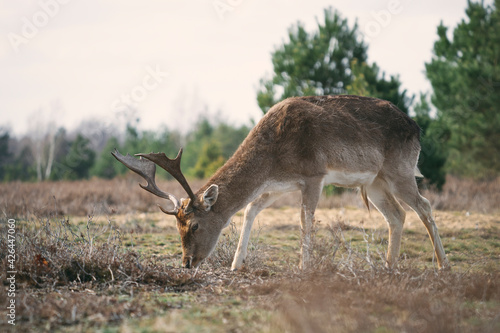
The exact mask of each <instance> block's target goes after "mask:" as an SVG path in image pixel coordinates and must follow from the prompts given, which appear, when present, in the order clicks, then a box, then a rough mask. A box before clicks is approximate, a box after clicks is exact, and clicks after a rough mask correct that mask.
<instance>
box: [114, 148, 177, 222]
mask: <svg viewBox="0 0 500 333" xmlns="http://www.w3.org/2000/svg"><path fill="white" fill-rule="evenodd" d="M111 155H113V156H114V157H115V158H116V159H117V160H118V161H119V162H121V163H122V164H123V165H125V166H126V167H127V168H129V169H130V170H132V171H133V172H135V173H137V174H138V175H139V176H141V177H142V178H144V179H145V180H146V181H147V185H146V186H144V185H142V184H139V186H140V187H141V188H143V189H145V190H146V191H148V192H151V193H153V194H154V195H156V196H159V197H160V198H164V199H168V200H170V201H172V203H173V204H174V209H173V210H165V209H163V208H162V207H161V206H160V205H158V206H159V207H160V209H161V210H162V212H164V213H165V214H169V215H176V214H177V213H178V212H179V208H180V203H179V199H177V198H176V197H175V196H174V195H172V194H170V193H166V192H163V191H162V190H160V189H159V188H158V187H157V186H156V183H155V173H156V165H155V164H154V163H153V162H151V161H148V160H145V159H143V158H142V157H141V158H139V159H137V158H134V157H132V156H130V155H129V154H127V155H126V156H123V155H122V154H120V153H119V152H118V150H117V149H115V150H114V151H112V152H111Z"/></svg>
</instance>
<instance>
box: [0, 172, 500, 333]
mask: <svg viewBox="0 0 500 333" xmlns="http://www.w3.org/2000/svg"><path fill="white" fill-rule="evenodd" d="M123 182H125V185H124V184H122V183H113V182H110V183H104V185H105V188H99V186H104V185H102V184H100V185H98V186H97V185H96V184H94V185H96V186H91V185H92V182H90V184H89V183H84V184H82V183H78V182H77V183H59V187H58V186H57V185H58V184H57V183H55V184H54V183H48V184H39V187H37V184H28V185H24V184H17V185H14V186H17V192H16V193H11V192H9V191H8V190H7V187H3V188H2V187H0V191H2V192H0V193H1V194H2V199H1V200H2V201H0V208H1V209H2V210H3V214H2V215H3V216H2V217H1V221H0V222H1V229H2V235H6V233H7V223H6V222H7V219H8V218H14V219H16V236H17V239H16V253H17V255H18V257H17V261H16V269H17V271H18V274H17V275H16V293H17V295H16V326H15V327H12V326H11V325H9V324H7V322H6V316H5V315H4V313H5V309H6V307H7V302H8V298H7V297H3V296H2V298H1V299H0V306H1V308H2V309H4V310H2V317H1V318H0V331H2V332H9V331H12V332H43V331H47V332H49V331H50V332H58V331H61V332H82V331H84V332H401V331H406V332H498V331H500V230H499V226H500V212H499V211H498V208H496V206H495V205H494V204H493V203H490V202H487V201H486V199H484V198H486V197H487V198H491V197H493V198H495V195H497V194H495V193H498V189H499V188H498V187H493V189H491V188H489V189H488V190H484V186H485V185H481V186H483V190H482V191H477V192H474V189H473V188H470V186H469V185H464V186H466V187H467V186H469V190H468V194H460V193H458V194H456V193H455V191H457V186H458V189H459V190H460V184H458V185H457V184H456V183H454V184H452V185H453V190H450V189H448V190H447V189H445V192H443V193H441V194H440V195H439V194H434V193H430V192H429V193H428V195H427V196H429V197H431V200H433V202H438V205H441V206H439V207H442V208H441V209H440V210H436V212H435V216H436V222H437V223H438V226H439V228H440V234H441V237H442V239H443V243H444V247H445V249H446V252H447V254H448V257H449V259H450V261H451V263H452V265H453V267H452V269H451V270H450V271H441V272H440V271H437V268H436V263H435V260H434V258H433V254H432V248H431V243H430V241H429V239H428V236H427V234H426V232H425V228H424V227H423V225H422V223H421V222H420V221H419V220H418V218H417V216H416V214H415V213H413V212H408V214H407V221H406V224H405V232H404V236H403V244H402V249H401V257H400V261H399V265H398V267H397V268H396V269H393V270H389V269H386V268H385V266H384V260H383V258H384V256H385V251H386V250H387V228H386V226H385V222H384V220H383V218H382V217H381V215H380V214H379V213H378V212H376V211H371V213H370V212H368V211H367V210H366V209H364V208H362V207H361V200H360V199H359V198H357V196H356V195H355V194H353V193H346V194H344V195H343V196H342V197H336V198H335V199H332V198H324V199H323V202H322V204H321V205H320V207H321V208H320V209H319V210H318V212H317V220H318V221H317V225H316V234H315V241H314V265H313V267H312V269H310V270H308V271H304V272H303V271H300V270H299V269H298V262H299V249H300V231H299V208H298V204H297V200H298V199H297V197H294V196H291V197H290V198H289V199H288V200H289V201H288V202H281V203H279V204H278V205H276V206H275V207H273V208H270V209H267V210H265V211H263V212H262V213H261V214H260V215H259V216H258V217H257V219H256V222H255V225H254V229H253V230H252V239H251V244H250V252H249V256H248V259H247V261H246V265H245V267H244V268H243V269H242V270H240V271H238V272H231V271H230V265H231V261H232V257H233V255H234V251H235V249H236V244H237V241H238V236H239V228H240V225H241V223H242V219H243V218H242V215H241V214H240V213H238V214H237V215H236V216H235V217H234V219H233V223H232V224H231V226H230V227H228V228H227V229H225V230H224V234H223V236H222V237H221V239H220V240H219V243H218V246H217V248H216V250H215V252H214V253H213V255H212V256H211V257H210V258H209V260H207V261H206V262H205V263H203V264H202V266H201V267H200V269H199V270H198V271H195V270H185V269H180V268H179V267H180V260H181V250H180V240H179V236H178V234H177V231H176V229H175V223H174V220H173V219H172V217H168V216H165V215H164V214H161V213H158V212H155V211H154V210H151V209H149V206H148V205H147V204H149V201H148V200H151V199H149V197H147V196H145V197H143V198H144V199H143V200H144V201H145V202H142V201H140V200H136V201H135V202H134V203H132V202H131V201H126V200H134V196H135V195H139V196H142V195H143V194H137V193H140V191H139V189H138V188H137V187H136V186H137V185H136V184H134V182H133V181H129V180H124V181H123ZM497 183H498V182H497ZM129 184H130V185H129ZM2 186H3V185H2ZM24 186H27V187H29V186H31V187H29V189H25V188H24ZM113 186H114V187H115V188H116V187H118V188H120V190H121V191H122V193H121V196H122V197H119V196H118V197H116V198H115V197H114V196H113V195H115V194H114V192H113V193H111V194H106V193H107V192H106V191H107V190H108V188H109V187H111V188H113ZM120 186H122V187H120ZM128 186H130V188H129V187H128ZM164 186H168V184H166V185H164ZM51 187H52V188H53V189H57V190H58V191H59V192H58V193H57V197H56V195H55V194H54V193H50V191H51V190H50V188H51ZM63 187H67V188H70V189H71V191H70V190H61V188H63ZM89 189H92V190H89ZM23 191H26V192H25V194H24V195H22V198H23V200H24V203H20V204H18V205H14V203H13V201H15V200H16V198H17V197H16V196H17V195H20V194H18V193H23ZM44 191H45V192H44ZM127 191H128V192H127ZM446 191H448V192H446ZM487 191H491V195H488V194H484V196H480V195H479V194H477V193H481V195H483V193H484V192H487ZM143 192H144V191H143ZM493 192H495V193H493ZM44 193H45V194H44ZM30 195H31V196H35V198H36V199H37V200H38V201H34V199H32V198H31V197H30ZM453 195H457V196H460V197H463V196H464V195H472V196H474V198H469V199H467V198H465V199H464V198H461V199H460V200H461V202H462V205H464V204H463V202H466V203H467V205H468V206H466V207H464V209H449V207H450V206H453V205H457V206H458V205H459V204H458V203H457V202H455V203H451V202H448V201H450V200H452V199H450V198H452V197H453ZM445 196H448V198H447V199H446V200H445V199H443V197H445ZM72 197H73V198H75V199H74V200H72ZM81 197H84V198H87V200H88V203H85V202H83V201H82V200H83V199H82V198H81ZM141 198H142V197H141ZM453 198H454V197H453ZM120 200H123V201H120ZM456 200H458V199H456ZM475 200H476V201H475ZM153 201H154V200H153ZM92 202H93V203H94V204H93V206H92ZM127 202H129V205H127ZM77 203H78V204H81V205H84V206H85V207H91V208H90V209H91V211H84V212H83V214H82V210H84V209H83V208H78V205H77ZM497 203H498V202H497ZM143 205H144V207H143ZM151 205H152V206H153V204H152V203H151ZM23 207H24V208H23ZM72 207H74V208H72ZM99 207H100V208H99ZM131 207H132V208H131ZM443 207H444V208H443ZM87 209H88V208H87ZM84 214H85V215H84ZM1 241H2V243H1V244H0V245H1V246H0V250H1V265H2V270H1V272H2V275H1V278H2V281H4V288H3V289H4V291H6V290H7V289H8V285H7V281H6V273H5V272H6V270H5V269H3V268H4V267H7V261H6V258H7V253H6V248H7V247H6V240H5V237H3V236H2V238H1Z"/></svg>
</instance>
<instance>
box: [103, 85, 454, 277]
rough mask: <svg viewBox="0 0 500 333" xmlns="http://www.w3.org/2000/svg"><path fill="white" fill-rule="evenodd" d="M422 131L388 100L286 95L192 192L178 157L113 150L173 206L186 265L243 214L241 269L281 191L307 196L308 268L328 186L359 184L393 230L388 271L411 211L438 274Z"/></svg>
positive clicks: (443, 261) (303, 220)
mask: <svg viewBox="0 0 500 333" xmlns="http://www.w3.org/2000/svg"><path fill="white" fill-rule="evenodd" d="M419 139H420V128H419V127H418V125H417V124H416V123H415V121H413V120H412V119H411V118H410V117H409V116H408V115H406V114H405V113H403V112H402V111H401V110H399V109H398V108H397V107H396V106H395V105H393V104H392V103H390V102H387V101H384V100H380V99H376V98H368V97H360V96H351V95H338V96H310V97H293V98H288V99H286V100H284V101H282V102H280V103H278V104H276V105H274V106H273V107H272V108H271V109H270V110H269V112H268V113H267V114H266V115H265V116H264V117H263V118H262V119H261V120H260V122H259V123H258V124H257V125H256V126H255V127H254V128H253V129H252V130H251V132H250V133H249V134H248V136H247V138H246V139H245V140H244V141H243V143H242V144H241V145H240V147H239V148H238V149H237V151H236V152H235V153H234V155H233V156H232V157H231V158H230V159H229V160H228V161H227V162H226V163H225V164H224V165H223V166H222V167H221V168H220V169H219V170H218V171H217V172H216V173H215V174H214V175H213V176H212V177H211V178H210V180H209V181H208V182H207V183H206V184H205V185H204V186H203V187H202V188H201V189H200V190H199V191H198V192H196V193H194V192H193V191H192V190H191V188H190V186H189V184H188V182H187V181H186V179H185V178H184V176H183V174H182V172H181V169H180V159H181V155H182V149H181V150H180V151H179V154H178V156H177V158H176V159H174V160H171V159H169V158H167V157H166V156H165V154H163V153H156V154H154V153H150V154H137V155H138V156H141V158H140V159H136V158H134V157H132V156H130V155H128V154H127V156H123V155H120V153H119V152H118V151H116V150H115V151H114V152H113V153H112V154H113V156H114V157H115V158H116V159H118V161H120V162H121V163H123V164H125V165H126V166H127V167H128V168H129V169H131V170H132V171H134V172H136V173H138V174H139V175H141V176H142V177H143V178H144V179H145V180H146V181H147V185H146V186H143V185H141V187H142V188H143V189H145V190H148V191H149V192H151V193H153V194H155V195H157V196H159V197H161V198H165V199H168V200H170V201H171V202H172V203H173V205H174V208H173V209H171V210H166V209H164V208H162V207H161V206H160V209H161V210H162V211H163V212H164V213H166V214H170V215H175V217H176V218H177V229H178V231H179V233H180V236H181V242H182V254H183V255H182V265H183V267H186V268H191V267H198V266H199V265H200V263H201V262H202V261H203V260H204V259H205V258H207V257H208V256H209V255H210V253H211V252H212V251H213V249H214V248H215V245H216V243H217V240H218V238H219V236H220V234H221V231H222V229H223V228H225V227H226V226H227V225H228V224H229V223H230V221H231V217H232V216H233V215H234V214H235V213H236V212H238V211H239V210H241V209H242V208H244V207H245V206H246V209H245V213H244V222H243V228H242V231H241V236H240V240H239V243H238V248H237V250H236V254H235V257H234V261H233V263H232V269H233V270H236V269H238V268H240V267H242V265H243V262H244V260H245V257H246V254H247V246H248V240H249V236H250V230H251V228H252V224H253V221H254V219H255V217H256V215H257V214H258V213H259V212H260V211H261V210H263V209H264V208H266V207H268V206H269V205H270V204H271V203H272V202H274V200H275V199H276V198H278V197H279V196H280V195H281V194H283V193H285V192H289V191H301V194H302V205H301V206H302V207H301V217H300V224H301V231H302V247H301V261H300V265H301V267H302V268H303V269H305V268H308V265H309V264H310V260H311V257H310V256H311V231H312V229H313V228H312V226H313V221H314V212H315V209H316V205H317V203H318V200H319V199H320V194H321V191H322V188H323V185H325V184H334V185H335V186H342V187H358V188H360V192H361V196H362V198H363V199H364V202H365V204H366V205H367V206H368V200H369V201H370V202H371V203H372V204H373V205H374V206H375V207H376V208H377V209H378V210H379V211H380V212H381V213H382V215H383V216H384V217H385V220H386V221H387V223H388V225H389V246H388V251H387V263H386V264H387V265H388V266H393V265H394V264H395V263H396V261H397V258H398V256H399V251H400V246H401V236H402V232H403V223H404V220H405V215H406V213H405V210H404V209H403V208H402V207H401V205H400V203H399V201H398V199H399V200H401V201H403V202H405V203H406V204H408V205H409V206H410V207H411V208H412V209H413V210H414V211H415V212H416V213H417V214H418V216H419V217H420V219H421V220H422V222H423V223H424V225H425V227H426V228H427V232H428V234H429V237H430V239H431V242H432V245H433V247H434V252H435V255H436V257H437V262H438V266H439V267H440V268H442V267H447V266H448V265H449V263H448V260H447V258H446V254H445V251H444V249H443V245H442V243H441V239H440V237H439V234H438V229H437V227H436V224H435V222H434V219H433V217H432V211H431V206H430V204H429V201H428V200H427V199H425V198H424V197H422V196H421V195H420V193H419V191H418V188H417V183H416V180H415V177H421V176H422V175H421V174H420V172H419V170H418V168H417V160H418V156H419V153H420V142H419V141H420V140H419ZM155 164H157V165H159V166H160V167H162V168H163V169H165V170H166V171H167V172H169V173H170V174H172V176H174V177H175V178H176V179H177V180H178V181H179V182H180V184H181V185H182V186H183V188H184V189H185V191H186V192H187V194H188V197H189V198H187V199H181V200H179V199H178V198H176V197H174V196H173V195H172V194H169V193H165V192H163V191H161V190H160V189H158V187H157V186H156V184H155V180H154V177H155Z"/></svg>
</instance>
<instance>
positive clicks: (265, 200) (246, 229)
mask: <svg viewBox="0 0 500 333" xmlns="http://www.w3.org/2000/svg"><path fill="white" fill-rule="evenodd" d="M281 194H282V193H279V192H271V193H264V194H262V195H261V196H260V197H258V198H257V199H256V200H255V201H253V202H251V203H249V204H248V206H247V208H246V209H245V215H244V217H243V228H242V229H241V235H240V240H239V242H238V248H237V249H236V253H235V255H234V260H233V264H232V265H231V270H233V271H235V270H238V269H240V268H241V266H243V263H244V262H245V258H246V256H247V247H248V241H249V239H250V231H251V230H252V225H253V221H254V220H255V217H256V216H257V214H259V213H260V212H261V211H262V210H263V209H264V208H266V207H269V205H271V204H272V203H273V202H274V201H275V200H276V199H277V198H279V197H280V196H281Z"/></svg>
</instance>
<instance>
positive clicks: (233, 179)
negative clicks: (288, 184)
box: [199, 149, 271, 222]
mask: <svg viewBox="0 0 500 333" xmlns="http://www.w3.org/2000/svg"><path fill="white" fill-rule="evenodd" d="M254 150H255V149H250V150H245V149H239V150H238V151H237V152H236V153H235V155H233V157H231V158H230V159H229V160H228V161H227V162H226V163H225V164H224V166H222V167H221V168H220V169H219V170H218V171H217V172H216V173H215V174H214V175H213V176H212V178H210V180H209V181H208V183H207V184H206V185H205V186H203V188H201V189H200V191H199V193H203V192H204V191H205V189H207V188H208V187H209V186H210V185H212V184H217V185H218V186H219V196H218V198H217V202H216V203H215V204H214V206H213V207H212V210H213V212H214V213H216V214H220V216H221V217H222V220H223V221H224V222H225V221H227V220H229V219H230V218H231V217H232V216H233V215H234V214H236V213H237V212H238V211H239V210H241V209H243V208H244V207H245V206H246V205H247V204H248V203H250V202H252V201H253V200H255V199H256V198H257V197H258V196H259V195H260V194H261V191H262V189H263V185H264V184H265V182H266V180H267V179H268V178H269V177H268V176H269V170H270V169H271V168H270V163H271V162H270V161H269V160H268V159H265V158H262V156H263V155H262V154H258V153H257V152H254Z"/></svg>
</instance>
